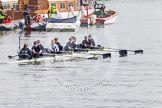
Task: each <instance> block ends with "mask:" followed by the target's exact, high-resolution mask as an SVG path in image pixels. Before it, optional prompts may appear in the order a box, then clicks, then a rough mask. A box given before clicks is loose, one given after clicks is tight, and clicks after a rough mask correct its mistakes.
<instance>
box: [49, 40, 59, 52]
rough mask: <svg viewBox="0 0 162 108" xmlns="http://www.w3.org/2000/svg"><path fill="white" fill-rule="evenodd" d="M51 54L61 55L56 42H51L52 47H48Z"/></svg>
mask: <svg viewBox="0 0 162 108" xmlns="http://www.w3.org/2000/svg"><path fill="white" fill-rule="evenodd" d="M47 50H48V52H49V53H59V47H58V46H57V44H56V41H55V40H51V45H50V46H49V47H48V49H47Z"/></svg>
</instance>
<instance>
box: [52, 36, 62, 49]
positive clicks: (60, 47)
mask: <svg viewBox="0 0 162 108" xmlns="http://www.w3.org/2000/svg"><path fill="white" fill-rule="evenodd" d="M54 41H55V43H56V44H57V46H58V48H59V51H62V50H63V46H62V45H61V44H60V42H59V41H58V38H54Z"/></svg>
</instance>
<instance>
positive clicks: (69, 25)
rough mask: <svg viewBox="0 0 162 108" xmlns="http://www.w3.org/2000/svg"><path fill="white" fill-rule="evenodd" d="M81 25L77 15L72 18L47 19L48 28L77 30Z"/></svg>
mask: <svg viewBox="0 0 162 108" xmlns="http://www.w3.org/2000/svg"><path fill="white" fill-rule="evenodd" d="M78 25H79V22H78V20H77V16H73V17H70V18H50V19H49V20H48V21H47V25H46V30H47V31H49V30H60V31H63V30H72V31H75V30H76V29H77V27H78Z"/></svg>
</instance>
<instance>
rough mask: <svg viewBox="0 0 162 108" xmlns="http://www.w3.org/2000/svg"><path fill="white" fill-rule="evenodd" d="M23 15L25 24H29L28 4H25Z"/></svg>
mask: <svg viewBox="0 0 162 108" xmlns="http://www.w3.org/2000/svg"><path fill="white" fill-rule="evenodd" d="M23 15H24V19H25V24H26V25H28V24H30V9H29V6H28V5H25V7H24V12H23Z"/></svg>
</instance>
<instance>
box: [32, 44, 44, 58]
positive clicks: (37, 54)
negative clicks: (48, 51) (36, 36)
mask: <svg viewBox="0 0 162 108" xmlns="http://www.w3.org/2000/svg"><path fill="white" fill-rule="evenodd" d="M32 54H33V57H35V58H39V57H40V56H43V54H42V49H41V48H40V47H39V44H38V42H37V41H34V46H33V47H32Z"/></svg>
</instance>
